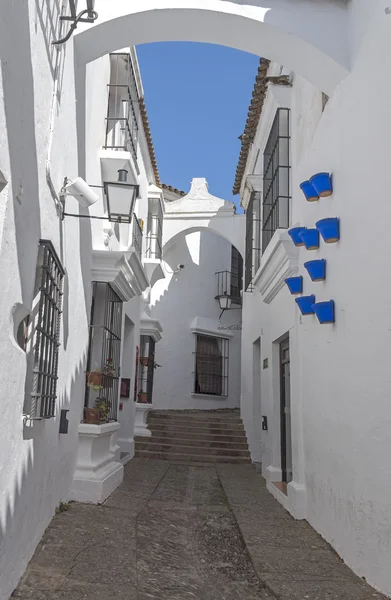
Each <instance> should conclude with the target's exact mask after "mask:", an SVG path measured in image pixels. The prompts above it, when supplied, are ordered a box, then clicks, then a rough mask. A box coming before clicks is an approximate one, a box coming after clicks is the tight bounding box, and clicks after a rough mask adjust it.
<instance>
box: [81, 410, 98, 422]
mask: <svg viewBox="0 0 391 600" xmlns="http://www.w3.org/2000/svg"><path fill="white" fill-rule="evenodd" d="M84 422H85V423H89V424H90V425H99V423H100V410H99V408H85V409H84Z"/></svg>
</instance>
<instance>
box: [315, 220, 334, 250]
mask: <svg viewBox="0 0 391 600" xmlns="http://www.w3.org/2000/svg"><path fill="white" fill-rule="evenodd" d="M315 226H316V229H317V230H318V231H320V233H321V235H322V238H323V239H324V241H325V242H326V244H333V243H334V242H338V240H339V219H338V218H337V217H331V218H328V219H321V220H320V221H318V222H317V223H316V224H315Z"/></svg>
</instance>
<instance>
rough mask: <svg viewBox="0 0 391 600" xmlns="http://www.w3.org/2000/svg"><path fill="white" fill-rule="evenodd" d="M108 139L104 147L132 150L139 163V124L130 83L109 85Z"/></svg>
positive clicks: (135, 160) (135, 159)
mask: <svg viewBox="0 0 391 600" xmlns="http://www.w3.org/2000/svg"><path fill="white" fill-rule="evenodd" d="M107 87H108V90H109V93H108V103H107V117H106V141H105V146H104V148H106V149H112V150H125V151H127V152H130V153H131V155H132V157H133V160H134V162H135V163H136V164H137V140H138V124H137V115H136V111H135V108H134V102H133V100H132V97H131V93H130V88H129V86H128V85H113V84H109V85H108V86H107Z"/></svg>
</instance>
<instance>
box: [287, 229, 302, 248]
mask: <svg viewBox="0 0 391 600" xmlns="http://www.w3.org/2000/svg"><path fill="white" fill-rule="evenodd" d="M305 229H306V228H305V227H292V229H288V233H289V235H290V236H291V238H292V242H293V243H294V245H295V246H304V242H303V240H302V239H301V237H300V233H301V232H302V231H305Z"/></svg>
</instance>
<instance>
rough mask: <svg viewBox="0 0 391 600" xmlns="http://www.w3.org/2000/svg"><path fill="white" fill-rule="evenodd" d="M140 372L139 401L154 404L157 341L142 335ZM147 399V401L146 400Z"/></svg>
mask: <svg viewBox="0 0 391 600" xmlns="http://www.w3.org/2000/svg"><path fill="white" fill-rule="evenodd" d="M139 362H140V372H139V385H138V389H139V394H138V401H139V402H144V401H146V403H147V404H152V395H153V378H154V374H155V366H157V365H156V363H155V340H154V339H153V338H152V337H150V336H148V335H142V336H141V338H140V359H139ZM144 399H145V400H144Z"/></svg>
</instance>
